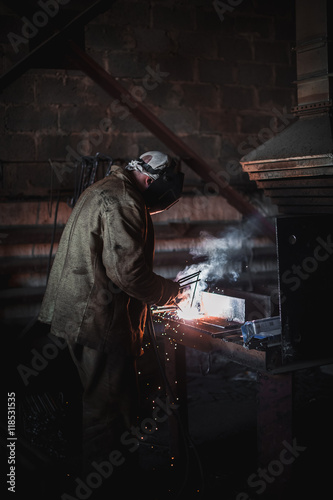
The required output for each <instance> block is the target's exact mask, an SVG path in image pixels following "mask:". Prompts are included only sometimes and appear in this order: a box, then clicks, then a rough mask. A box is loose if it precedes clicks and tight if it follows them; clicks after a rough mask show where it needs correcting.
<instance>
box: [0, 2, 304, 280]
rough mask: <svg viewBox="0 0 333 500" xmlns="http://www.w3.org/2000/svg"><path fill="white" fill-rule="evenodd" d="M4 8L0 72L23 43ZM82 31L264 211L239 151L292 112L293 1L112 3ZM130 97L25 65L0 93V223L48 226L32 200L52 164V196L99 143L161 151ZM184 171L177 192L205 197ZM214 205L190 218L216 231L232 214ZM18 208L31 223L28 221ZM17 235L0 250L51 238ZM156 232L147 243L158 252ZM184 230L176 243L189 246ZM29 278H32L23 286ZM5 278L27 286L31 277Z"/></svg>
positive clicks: (17, 251) (109, 65)
mask: <svg viewBox="0 0 333 500" xmlns="http://www.w3.org/2000/svg"><path fill="white" fill-rule="evenodd" d="M223 5H224V7H223ZM225 5H227V6H229V8H226V7H225ZM3 14H4V15H3V16H2V23H3V25H2V29H1V38H0V47H1V49H2V57H1V61H0V67H1V68H2V70H3V72H5V71H7V70H8V69H10V67H12V65H13V64H15V63H16V62H17V61H18V60H19V59H20V57H23V56H24V55H25V54H26V53H27V50H28V49H27V45H26V44H22V45H21V46H20V50H19V53H15V52H14V50H13V47H12V46H11V44H10V43H9V39H8V33H9V32H10V31H11V32H13V31H14V32H17V33H20V30H21V29H22V22H21V21H20V20H19V19H17V18H16V19H15V23H14V22H13V19H12V17H11V14H10V13H9V12H4V13H3ZM40 29H41V30H42V29H45V30H47V29H48V27H47V25H46V26H45V27H43V28H40ZM84 34H85V48H86V51H87V53H88V54H89V55H90V56H91V57H93V58H94V59H95V60H96V61H97V62H98V63H99V64H101V65H102V66H103V67H104V68H105V69H106V70H107V71H109V72H110V73H111V74H112V75H113V76H115V77H116V78H117V80H118V81H119V82H120V83H121V84H122V85H123V86H124V87H125V88H126V89H128V90H129V91H130V92H131V93H132V96H133V97H134V98H136V99H138V100H141V101H142V102H143V103H144V104H145V105H146V106H147V107H148V108H149V109H150V110H151V111H152V112H153V113H155V114H156V115H157V116H158V118H160V120H162V122H164V123H165V124H166V125H167V126H168V127H170V128H171V129H172V130H173V131H174V132H175V133H176V134H177V135H178V136H179V137H181V138H182V139H183V140H184V141H185V142H186V143H187V144H188V145H190V146H191V148H193V149H194V150H195V151H196V152H197V153H198V154H199V155H201V156H202V157H204V158H205V160H207V161H208V162H209V163H210V164H211V165H212V167H213V168H215V170H216V171H225V172H227V175H228V179H229V181H230V183H231V184H232V185H234V186H235V187H236V188H239V189H241V190H242V191H243V192H244V193H245V194H246V195H247V196H249V197H250V198H253V197H255V200H257V201H258V203H259V204H260V206H262V207H263V209H264V211H266V212H268V213H271V212H272V210H273V212H274V209H272V207H271V205H270V202H269V201H268V200H266V199H264V198H262V197H261V195H259V194H258V193H256V192H254V189H255V187H254V186H253V184H252V183H249V181H248V178H247V176H246V175H245V174H243V173H242V171H241V168H240V166H239V163H238V160H239V158H240V157H241V156H242V155H244V154H245V153H247V152H249V151H250V150H251V149H253V148H255V147H257V146H258V145H259V144H261V143H263V142H265V140H267V139H268V138H270V137H271V136H272V135H274V134H276V133H277V131H278V130H281V129H282V128H284V127H286V126H288V124H290V123H291V121H292V120H293V116H292V115H291V114H290V109H291V107H292V106H293V105H295V96H296V90H295V85H294V80H295V75H296V71H295V60H294V56H293V52H292V46H293V45H294V39H295V19H294V5H293V2H289V1H287V0H282V1H278V0H274V1H272V2H266V1H264V0H239V1H237V2H236V1H231V0H226V2H219V1H214V2H213V1H209V2H207V1H205V0H195V1H171V0H154V1H153V0H139V1H132V0H125V1H120V0H118V1H116V2H115V3H114V4H113V5H112V7H111V8H110V9H109V10H108V11H107V12H105V13H104V14H103V15H100V16H99V17H97V18H95V19H92V20H91V22H90V23H89V24H87V25H86V27H85V30H84ZM48 66H50V61H49V62H48ZM131 106H133V103H132V102H131V103H129V102H126V101H125V100H124V101H123V102H118V101H116V100H115V99H113V98H111V97H110V96H109V95H108V94H106V92H104V91H103V90H102V89H100V88H99V87H98V86H97V85H96V84H95V83H94V82H93V81H92V80H91V79H90V78H88V77H87V76H86V75H84V74H83V73H82V72H81V71H79V70H77V69H63V68H54V69H45V68H31V69H30V70H29V71H28V72H26V73H25V74H24V75H23V76H21V77H20V78H19V79H17V80H16V81H15V82H13V83H12V84H11V85H10V86H8V87H7V88H6V89H5V90H4V91H3V92H2V93H1V95H0V132H1V135H0V160H1V162H2V172H1V174H2V178H1V183H0V200H1V205H0V210H1V211H2V214H3V216H2V218H1V226H2V227H5V228H6V227H8V226H17V227H20V226H24V227H25V228H27V226H29V228H28V229H29V230H30V229H31V225H32V224H34V225H36V224H37V225H42V224H45V225H47V226H48V229H47V231H49V233H48V234H51V233H50V227H51V225H52V221H51V220H50V218H46V219H43V220H44V222H42V220H41V218H40V216H38V217H37V216H36V210H37V208H36V207H39V210H41V209H42V207H45V206H47V203H48V200H49V198H50V186H51V165H52V164H53V165H55V164H56V165H58V170H57V171H56V170H54V172H53V181H52V183H53V191H54V196H55V194H56V192H57V189H58V188H59V187H60V188H63V187H64V186H65V187H66V189H68V190H69V191H70V190H71V189H72V185H71V183H72V180H71V176H70V173H73V167H74V162H75V161H76V159H77V158H78V157H80V156H81V155H83V154H95V153H96V152H97V151H100V152H103V153H105V154H109V155H110V156H112V157H113V158H117V159H121V160H126V159H129V158H133V157H136V156H137V155H139V154H141V153H142V152H143V151H145V150H149V149H162V150H166V151H168V150H167V149H166V148H165V147H164V145H163V144H162V143H161V142H160V141H159V140H158V139H157V138H156V137H154V135H153V134H152V133H151V132H149V131H147V130H146V129H145V127H143V126H142V125H141V124H140V123H138V122H137V121H136V120H135V119H134V118H133V117H132V116H131V114H130V107H131ZM168 152H170V153H171V154H172V152H171V151H168ZM59 165H60V167H59ZM61 165H65V167H64V166H63V167H61ZM66 167H67V169H66ZM184 171H185V174H186V190H187V195H188V196H189V197H190V198H191V197H195V196H199V195H200V192H204V200H206V198H207V191H206V192H205V186H204V185H202V184H201V183H200V179H199V178H198V177H197V176H196V175H195V174H194V173H193V172H191V170H190V169H189V168H188V167H186V165H185V164H184ZM59 172H60V174H61V175H57V174H59ZM68 172H69V174H68V175H67V173H68ZM60 181H61V182H62V183H61V184H60ZM65 199H66V197H64V198H63V200H62V201H63V202H62V203H61V204H60V208H59V219H58V224H59V226H60V228H61V224H62V223H64V222H65V221H66V217H68V215H69V208H68V207H67V205H66V203H65ZM215 201H216V200H215V199H212V200H211V201H210V203H211V204H212V205H214V203H215ZM9 202H11V203H9ZM186 203H188V200H187V201H186ZM188 206H190V207H191V206H194V205H193V203H189V204H188ZM216 206H217V205H216ZM218 206H219V207H222V208H223V207H224V208H223V209H220V208H219V210H218V211H217V212H218V215H214V214H211V215H208V212H207V214H201V215H200V217H202V219H201V224H202V229H205V226H206V222H205V221H208V220H212V219H213V218H214V217H216V220H217V222H221V230H223V224H224V223H230V222H232V221H236V222H237V221H239V220H240V218H241V217H240V214H238V213H237V211H235V210H231V209H230V207H229V206H228V204H227V203H226V202H224V201H221V202H218ZM43 210H44V208H43ZM37 211H38V210H37ZM27 213H29V214H30V215H31V216H32V218H33V219H34V222H31V221H30V219H29V221H30V222H26V220H25V218H26V214H27ZM40 213H41V212H40ZM185 213H186V214H187V215H186V217H185V215H184V211H183V212H182V211H178V212H177V215H173V214H172V211H170V214H169V213H168V214H167V215H166V217H167V218H168V217H170V221H171V222H174V219H176V220H177V221H178V222H185V223H188V222H189V221H191V218H193V219H195V218H196V215H194V214H192V213H189V210H185ZM19 214H20V215H19ZM45 221H47V222H45ZM60 221H61V222H60ZM166 223H168V220H164V219H163V224H166ZM44 229H45V228H44ZM2 234H5V229H4V230H3V231H2ZM26 234H27V233H26V231H25V230H24V231H22V241H21V242H20V243H19V244H17V233H16V237H15V238H16V239H15V241H16V243H15V245H14V246H11V245H10V244H9V242H8V240H7V243H6V244H5V245H1V246H0V250H2V256H3V257H2V258H5V257H9V256H11V257H19V256H22V252H24V256H25V257H27V256H28V255H29V256H31V257H36V251H37V252H38V255H39V253H40V254H43V255H44V257H45V255H46V254H47V253H48V248H49V245H48V244H47V243H46V242H45V243H43V244H39V245H45V248H44V249H43V250H42V247H41V246H39V247H38V246H37V245H33V244H32V243H29V244H28V245H26V244H25V242H24V238H25V236H24V235H26ZM43 234H44V233H43ZM163 234H164V233H163ZM163 234H162V233H161V236H160V237H159V238H158V241H157V248H161V249H162V248H163V249H164V250H165V249H166V248H168V246H167V243H166V242H165V238H164V236H163ZM45 238H46V237H45ZM5 239H6V238H3V241H5ZM30 239H31V238H30ZM184 239H185V240H186V237H185V238H182V242H183V243H182V245H183V246H182V249H184V248H187V249H188V248H189V243H188V244H186V243H184ZM29 241H30V240H29ZM178 246H179V245H178ZM176 247H177V243H176V241H175V239H174V238H172V239H170V242H169V250H170V251H172V249H173V248H176ZM55 249H56V245H55ZM43 252H44V253H43ZM37 282H38V279H37V278H35V277H34V278H33V277H32V278H31V283H35V284H36V283H37ZM12 283H14V282H12ZM15 283H16V284H17V285H19V284H20V283H21V285H22V286H23V285H24V286H27V285H29V280H26V281H24V280H22V281H20V280H19V279H18V281H15Z"/></svg>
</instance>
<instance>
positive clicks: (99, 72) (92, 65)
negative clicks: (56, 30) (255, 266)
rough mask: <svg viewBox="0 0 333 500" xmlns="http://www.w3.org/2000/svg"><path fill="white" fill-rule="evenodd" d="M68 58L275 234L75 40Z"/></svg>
mask: <svg viewBox="0 0 333 500" xmlns="http://www.w3.org/2000/svg"><path fill="white" fill-rule="evenodd" d="M67 57H68V59H69V60H70V62H71V63H72V64H73V65H75V66H76V67H78V68H79V69H81V70H82V71H84V72H85V73H86V74H87V75H88V76H89V77H90V78H91V79H92V80H94V81H95V82H96V83H97V84H98V85H100V86H101V87H102V88H103V89H104V90H105V91H106V92H107V93H108V94H109V95H111V96H112V97H113V98H115V99H118V100H119V101H120V102H127V103H129V105H128V109H129V111H130V112H131V113H132V114H133V115H134V116H135V118H137V120H139V121H140V122H141V123H142V124H143V125H144V126H145V127H146V128H147V129H148V130H150V131H151V132H152V133H153V134H154V135H155V136H156V137H158V139H159V140H161V141H162V142H163V143H164V144H165V145H166V146H167V147H168V148H170V149H171V150H172V151H173V152H174V153H175V154H176V155H177V156H179V157H180V158H181V159H182V160H183V161H184V162H185V163H187V165H188V166H189V167H190V168H191V169H192V170H193V171H194V172H195V173H196V174H198V175H199V176H200V177H201V179H202V180H203V181H204V182H207V183H214V187H215V186H216V187H217V189H218V191H219V193H220V194H221V195H222V196H223V197H224V198H225V199H226V200H227V201H228V203H229V204H230V205H231V206H233V207H234V208H236V209H237V210H238V211H239V212H240V213H241V214H243V215H245V216H250V217H252V219H253V221H254V222H255V223H257V225H258V226H260V228H261V230H262V231H263V232H265V233H266V234H267V235H268V236H269V237H270V238H271V239H274V238H275V229H274V226H273V224H271V222H270V221H269V220H267V219H266V218H265V217H263V215H262V214H261V213H260V212H258V210H257V209H256V208H255V207H254V206H253V205H252V203H250V202H249V201H248V200H247V199H246V198H245V197H244V196H243V195H242V194H240V193H239V192H237V191H236V190H235V189H233V188H232V187H231V186H230V185H229V184H228V182H227V181H226V180H225V178H224V177H223V176H222V177H221V176H220V175H219V174H218V173H217V172H215V171H214V170H213V169H212V168H211V167H210V166H209V164H208V163H207V162H205V160H203V159H202V158H201V157H200V156H199V155H198V154H197V153H196V152H195V151H193V150H192V149H191V148H190V147H189V146H188V145H187V144H185V143H184V142H183V141H182V140H181V139H180V138H179V137H177V136H176V135H175V134H174V133H173V132H172V130H170V129H169V128H168V127H166V126H165V125H164V123H162V122H161V121H160V120H159V119H158V118H157V117H156V116H155V115H154V114H153V113H152V112H151V111H149V109H148V108H146V107H145V106H144V105H143V104H142V103H141V102H139V101H137V100H136V99H134V97H133V96H132V95H131V94H130V92H129V91H128V90H127V89H125V88H124V87H123V86H122V85H120V83H119V82H118V81H117V80H116V79H115V78H114V77H113V76H112V75H111V74H110V73H108V72H107V71H105V69H104V68H102V66H100V65H99V64H98V63H97V62H96V61H94V59H92V58H91V57H90V56H89V55H88V54H86V52H84V51H83V50H82V49H81V48H80V47H78V45H77V44H76V43H74V42H73V41H70V43H69V50H68V54H67Z"/></svg>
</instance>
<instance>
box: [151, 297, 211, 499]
mask: <svg viewBox="0 0 333 500" xmlns="http://www.w3.org/2000/svg"><path fill="white" fill-rule="evenodd" d="M146 327H147V332H148V335H149V337H150V341H151V343H152V345H153V348H154V352H155V356H156V360H157V364H158V367H159V370H160V373H161V375H162V379H163V383H164V388H165V391H166V392H167V391H169V393H170V395H171V397H172V399H173V400H174V401H176V398H175V395H174V392H173V390H172V387H171V385H170V382H169V380H168V378H167V376H166V373H165V369H164V367H163V364H162V361H161V358H160V354H159V352H158V347H157V340H156V333H155V328H154V323H153V317H152V314H151V309H150V307H148V311H147V322H146ZM174 413H175V416H176V418H177V422H178V425H179V428H180V430H181V433H180V434H181V436H182V438H183V441H184V448H185V452H186V470H185V478H184V481H183V484H182V485H181V487H180V489H179V491H178V492H177V496H176V497H175V498H176V499H177V498H181V495H182V493H183V491H184V489H185V487H186V485H187V481H188V476H189V470H190V451H189V449H190V448H191V449H192V450H193V453H194V455H195V458H196V461H197V464H198V468H199V471H200V478H201V486H202V489H201V490H200V491H201V492H202V493H203V492H204V484H205V480H204V473H203V468H202V464H201V460H200V457H199V454H198V452H197V450H196V447H195V444H194V443H193V441H192V439H191V437H190V435H189V434H188V432H187V431H186V429H185V428H184V426H183V423H182V421H181V418H180V415H179V413H178V411H177V410H176V409H175V410H174Z"/></svg>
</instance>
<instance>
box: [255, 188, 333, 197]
mask: <svg viewBox="0 0 333 500" xmlns="http://www.w3.org/2000/svg"><path fill="white" fill-rule="evenodd" d="M264 191H265V194H266V195H267V196H271V197H274V198H276V197H277V198H281V197H282V198H284V197H285V198H289V197H291V196H293V197H302V199H303V197H305V196H309V197H314V198H316V199H317V198H324V197H332V198H333V187H332V188H321V189H320V190H319V189H318V188H311V187H309V188H297V187H295V188H285V189H265V190H264Z"/></svg>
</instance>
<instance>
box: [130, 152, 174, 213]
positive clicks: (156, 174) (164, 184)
mask: <svg viewBox="0 0 333 500" xmlns="http://www.w3.org/2000/svg"><path fill="white" fill-rule="evenodd" d="M128 167H129V168H128ZM126 168H128V169H129V170H131V169H133V170H134V169H135V170H139V171H140V172H141V173H143V174H145V175H147V176H148V177H150V178H151V179H153V181H154V182H152V183H151V184H150V185H149V186H148V188H147V189H146V190H145V191H144V192H143V193H142V194H143V198H144V200H145V203H146V205H147V208H148V210H149V212H150V213H151V214H156V213H158V212H163V211H164V210H167V209H168V208H170V207H171V206H172V205H174V204H175V203H176V202H177V201H178V200H179V198H180V197H181V194H182V190H183V182H184V174H183V173H182V172H180V171H179V169H178V168H177V165H176V162H175V161H174V160H173V159H171V158H170V157H169V156H168V155H166V154H164V153H161V152H160V151H148V152H147V153H144V154H143V155H141V156H140V158H138V159H137V160H133V161H132V162H130V163H129V164H128V166H127V167H126Z"/></svg>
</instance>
